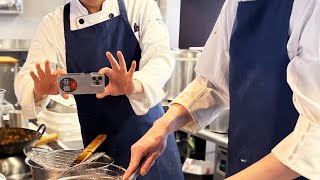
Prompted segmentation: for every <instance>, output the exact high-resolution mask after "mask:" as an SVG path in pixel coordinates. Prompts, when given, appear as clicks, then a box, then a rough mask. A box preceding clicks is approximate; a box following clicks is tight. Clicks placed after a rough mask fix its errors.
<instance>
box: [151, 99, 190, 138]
mask: <svg viewBox="0 0 320 180" xmlns="http://www.w3.org/2000/svg"><path fill="white" fill-rule="evenodd" d="M192 121H193V119H192V117H191V115H190V113H189V111H188V110H187V109H186V108H185V107H183V106H182V105H179V104H173V105H172V106H171V107H170V108H169V110H168V111H167V113H165V114H164V115H163V116H162V117H161V118H160V119H158V120H157V121H156V122H155V123H154V126H158V127H159V128H161V129H163V130H164V132H165V133H166V134H170V133H173V132H175V131H177V130H179V129H181V128H183V127H184V126H185V125H187V124H189V123H190V122H192Z"/></svg>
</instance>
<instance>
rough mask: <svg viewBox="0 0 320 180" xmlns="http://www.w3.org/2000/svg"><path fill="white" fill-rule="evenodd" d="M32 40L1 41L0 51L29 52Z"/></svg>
mask: <svg viewBox="0 0 320 180" xmlns="http://www.w3.org/2000/svg"><path fill="white" fill-rule="evenodd" d="M30 45H31V40H22V39H0V51H28V49H29V48H30Z"/></svg>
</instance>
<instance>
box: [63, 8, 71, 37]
mask: <svg viewBox="0 0 320 180" xmlns="http://www.w3.org/2000/svg"><path fill="white" fill-rule="evenodd" d="M63 24H64V31H65V32H67V31H70V3H68V4H66V5H65V6H64V9H63Z"/></svg>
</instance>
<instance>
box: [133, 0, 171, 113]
mask: <svg viewBox="0 0 320 180" xmlns="http://www.w3.org/2000/svg"><path fill="white" fill-rule="evenodd" d="M142 2H145V3H141V4H142V7H141V12H140V13H139V16H140V17H139V18H138V19H139V20H138V21H139V24H140V32H139V36H140V38H139V44H140V47H141V50H142V56H141V60H140V63H139V71H136V72H135V73H134V75H133V78H134V79H136V80H138V81H140V82H141V84H142V86H143V89H144V93H143V94H131V95H128V98H129V101H130V104H131V106H132V108H133V110H134V112H135V113H136V114H137V115H144V114H146V113H147V112H148V111H149V109H150V108H152V107H153V106H155V105H156V104H158V103H159V102H160V101H161V100H162V99H163V98H164V96H165V94H164V92H163V89H162V88H163V86H164V84H165V83H166V82H167V81H168V79H169V78H170V76H171V73H172V71H173V68H174V63H175V61H174V57H173V55H172V53H171V50H170V46H169V34H168V30H167V28H166V26H165V25H164V23H163V21H162V18H161V14H160V11H159V9H158V7H157V4H156V3H155V2H154V1H149V0H143V1H142ZM143 6H144V7H143ZM142 11H143V12H142Z"/></svg>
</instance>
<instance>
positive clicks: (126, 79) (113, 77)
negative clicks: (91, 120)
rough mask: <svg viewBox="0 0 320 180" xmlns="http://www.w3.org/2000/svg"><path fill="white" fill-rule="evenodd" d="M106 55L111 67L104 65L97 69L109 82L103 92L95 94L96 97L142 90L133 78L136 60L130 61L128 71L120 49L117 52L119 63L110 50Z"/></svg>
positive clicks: (127, 93)
mask: <svg viewBox="0 0 320 180" xmlns="http://www.w3.org/2000/svg"><path fill="white" fill-rule="evenodd" d="M106 56H107V57H108V60H109V62H110V64H111V67H112V69H111V68H108V67H104V68H102V69H100V70H99V74H105V75H106V76H108V77H109V84H108V85H107V86H106V88H105V91H104V92H103V93H101V94H97V98H104V97H105V96H108V95H111V96H119V95H124V94H126V95H129V94H134V93H141V92H143V88H142V85H141V83H140V82H139V81H137V80H134V79H133V73H134V71H135V69H136V61H133V62H132V63H131V67H130V69H129V71H127V67H126V62H125V59H124V57H123V54H122V53H121V52H120V51H118V52H117V56H118V59H119V63H118V62H117V61H116V59H115V58H114V57H113V55H112V54H111V53H110V52H106Z"/></svg>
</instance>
